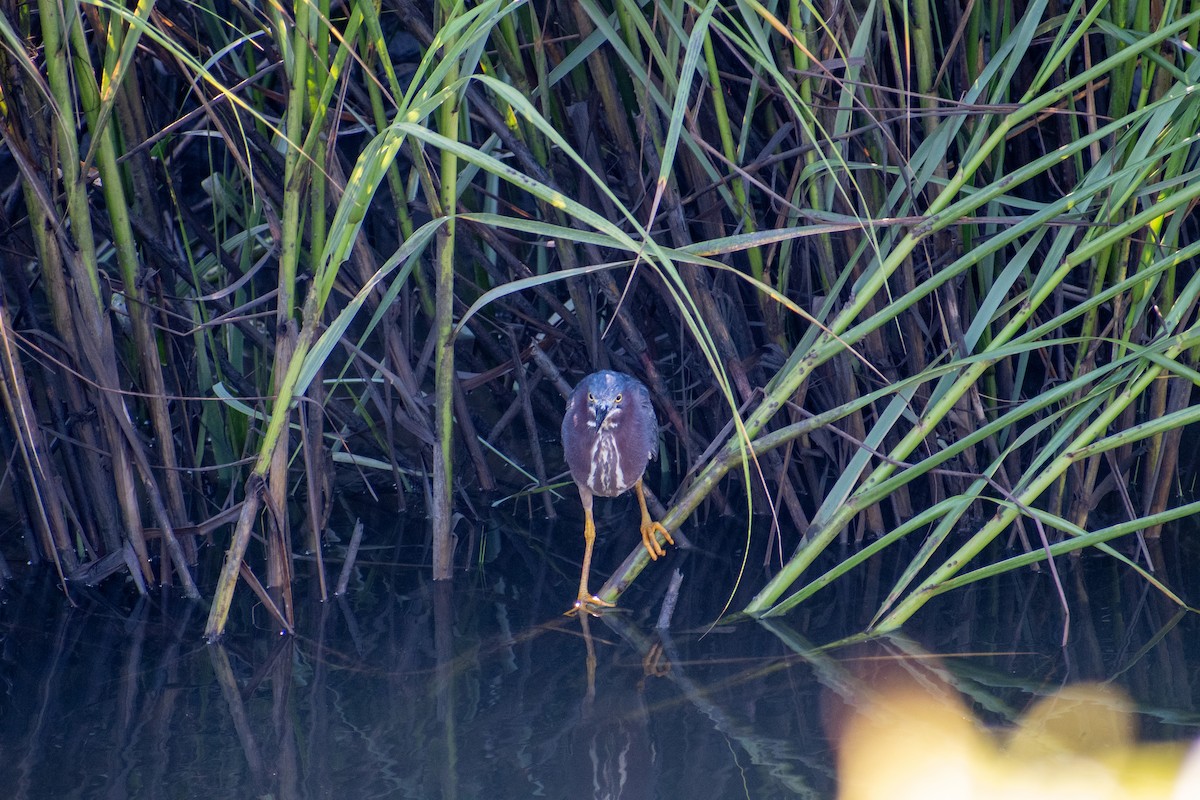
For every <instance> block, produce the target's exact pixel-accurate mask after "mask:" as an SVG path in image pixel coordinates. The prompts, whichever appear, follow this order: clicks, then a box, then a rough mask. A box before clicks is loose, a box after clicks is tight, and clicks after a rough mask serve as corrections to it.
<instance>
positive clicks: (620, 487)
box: [587, 430, 646, 497]
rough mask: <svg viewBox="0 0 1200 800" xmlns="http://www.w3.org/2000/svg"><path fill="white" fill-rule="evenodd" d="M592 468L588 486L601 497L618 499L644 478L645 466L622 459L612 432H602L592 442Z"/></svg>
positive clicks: (589, 471)
mask: <svg viewBox="0 0 1200 800" xmlns="http://www.w3.org/2000/svg"><path fill="white" fill-rule="evenodd" d="M591 456H592V459H591V467H590V469H589V470H588V476H587V486H588V488H589V489H591V490H592V491H593V492H594V493H595V494H598V495H600V496H601V497H616V496H617V495H619V494H621V492H624V491H625V490H626V489H628V488H629V487H630V486H633V484H635V483H637V480H638V478H640V477H642V470H644V469H645V468H646V465H645V464H641V465H640V467H641V469H638V467H639V465H638V464H633V463H630V460H629V459H625V460H624V461H623V460H622V459H621V452H620V450H619V449H618V448H617V441H616V439H615V438H614V436H613V434H612V432H611V431H607V430H602V431H601V432H600V435H599V436H597V437H596V438H595V440H594V441H593V442H592V453H591Z"/></svg>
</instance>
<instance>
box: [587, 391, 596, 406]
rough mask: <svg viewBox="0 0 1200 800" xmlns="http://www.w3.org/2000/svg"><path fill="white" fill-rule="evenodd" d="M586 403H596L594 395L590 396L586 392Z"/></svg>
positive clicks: (589, 393) (590, 394)
mask: <svg viewBox="0 0 1200 800" xmlns="http://www.w3.org/2000/svg"><path fill="white" fill-rule="evenodd" d="M588 402H589V403H594V402H596V395H594V394H592V393H591V392H588Z"/></svg>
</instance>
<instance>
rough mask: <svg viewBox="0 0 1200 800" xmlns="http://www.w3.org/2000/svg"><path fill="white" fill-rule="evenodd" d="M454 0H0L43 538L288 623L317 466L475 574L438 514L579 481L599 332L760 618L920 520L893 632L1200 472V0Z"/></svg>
mask: <svg viewBox="0 0 1200 800" xmlns="http://www.w3.org/2000/svg"><path fill="white" fill-rule="evenodd" d="M426 5H427V4H421V3H414V2H409V1H408V0H384V2H383V3H382V5H380V6H377V5H376V4H374V3H371V2H365V0H364V1H362V2H359V1H358V0H350V2H347V3H342V4H329V3H327V2H324V3H323V2H318V3H315V4H313V3H307V2H300V3H296V4H294V5H291V6H288V7H286V8H284V7H281V6H275V5H272V6H268V7H266V8H258V7H256V6H253V5H243V4H240V3H220V2H212V1H211V0H202V1H201V2H198V3H193V4H175V3H162V4H153V3H151V2H148V1H146V0H143V2H139V3H137V4H136V5H133V4H130V5H113V4H109V3H83V4H74V3H66V4H59V3H52V2H48V1H45V0H43V2H38V3H36V4H33V5H21V4H17V3H13V2H5V3H4V4H3V8H4V14H3V20H2V23H0V24H2V25H3V31H2V33H3V36H4V49H3V53H2V54H0V57H2V58H3V60H4V63H3V70H2V72H0V76H2V77H0V82H2V83H0V91H2V92H3V97H2V100H3V107H2V108H0V112H2V113H3V144H4V151H3V159H4V161H3V163H4V165H5V171H6V174H7V176H8V181H7V183H6V186H7V187H8V191H7V192H6V194H5V199H6V203H5V205H4V212H5V215H6V218H5V220H4V223H5V227H4V234H5V243H6V246H5V248H4V259H5V260H4V270H3V273H2V274H0V288H2V291H3V302H2V304H0V338H2V343H3V350H2V353H0V371H2V377H3V380H2V381H0V389H2V391H3V402H4V408H5V412H6V414H5V418H6V420H7V423H8V424H7V426H6V427H5V428H4V431H3V437H4V441H3V445H4V448H5V452H7V453H8V454H9V463H10V464H11V467H12V468H11V469H10V471H9V473H8V479H9V480H8V484H7V485H8V486H10V487H12V491H13V493H14V494H15V496H16V499H17V503H18V507H19V509H20V510H21V512H22V514H23V515H24V519H25V520H26V522H27V525H28V531H29V535H27V536H26V537H25V542H26V546H27V548H28V555H29V557H30V558H31V559H40V558H44V559H48V560H51V561H53V563H54V564H55V566H56V568H57V569H58V570H59V571H60V572H61V573H62V574H63V576H65V577H67V578H70V579H74V580H81V581H97V580H101V579H103V578H104V577H106V576H108V575H112V574H114V573H118V572H124V573H125V574H127V575H128V576H129V577H131V578H132V579H133V580H134V581H135V582H136V583H137V585H138V586H139V587H141V588H144V587H145V586H146V585H147V584H153V583H158V582H177V583H179V584H180V585H182V587H183V588H184V590H185V591H186V592H187V593H189V594H190V595H193V596H199V595H200V594H201V593H203V595H204V597H205V598H206V599H207V600H208V602H209V603H210V609H211V610H210V616H209V624H208V633H209V635H210V636H211V637H215V636H218V635H220V633H221V631H222V630H223V628H224V624H225V619H226V615H227V613H228V608H229V602H230V597H231V596H232V592H233V590H234V587H235V585H236V584H238V583H239V582H244V583H245V584H246V585H247V586H249V587H250V588H251V589H253V590H254V591H256V592H258V593H259V594H260V595H261V597H262V599H263V600H264V602H266V603H267V604H268V605H269V607H270V608H271V609H272V610H273V611H274V613H276V614H277V616H278V618H279V621H280V623H281V624H282V625H283V626H284V627H285V628H290V625H291V621H292V619H293V617H292V607H291V606H292V601H291V595H290V587H291V583H292V579H293V569H294V567H295V563H294V559H293V555H294V554H296V553H298V552H301V551H307V552H309V553H311V554H312V555H313V558H314V560H315V565H314V573H315V575H316V576H317V579H318V580H320V581H321V586H322V592H324V591H325V589H324V586H325V583H324V582H325V581H326V579H327V576H328V575H330V574H332V572H333V567H332V566H331V565H326V564H324V563H323V560H322V559H323V553H324V552H326V550H327V548H326V543H325V541H324V538H323V537H324V535H325V523H326V521H327V519H328V516H329V513H330V508H331V503H332V502H334V498H335V497H336V494H337V493H338V492H362V493H371V494H374V493H381V492H382V493H384V494H386V495H387V496H386V498H385V499H384V502H388V503H393V504H395V505H396V506H397V507H398V509H399V510H400V511H401V512H402V513H409V514H428V515H429V517H430V519H431V520H432V525H431V528H430V531H429V542H430V545H431V547H430V552H431V556H430V557H431V560H432V563H433V569H434V577H439V578H440V577H449V575H450V574H451V572H452V571H453V570H454V569H455V568H456V567H463V566H466V565H469V563H470V556H469V553H468V550H469V548H466V547H462V546H460V547H458V548H457V550H456V549H455V548H454V536H453V534H452V530H451V528H452V522H453V520H454V518H455V515H456V514H466V515H468V516H473V515H475V514H477V513H480V511H481V509H482V508H484V507H485V506H486V503H487V502H489V501H495V500H497V499H499V498H502V497H503V498H513V497H517V498H519V499H518V500H516V501H514V500H511V499H510V500H509V505H510V507H512V506H515V507H518V508H520V509H521V510H522V513H524V514H526V515H527V516H528V515H533V516H539V515H544V514H553V513H554V509H553V499H552V495H551V492H550V491H548V490H547V489H546V487H547V486H549V485H550V484H551V483H553V482H554V481H555V480H556V478H557V476H558V475H559V474H560V473H561V470H562V460H561V453H560V450H559V446H558V443H557V430H558V424H559V421H560V419H561V412H562V407H563V397H564V396H565V393H566V391H567V390H568V389H569V387H570V386H571V385H572V384H573V383H574V382H575V381H576V380H577V379H578V378H579V377H580V376H581V375H583V374H586V373H587V372H590V371H592V370H593V369H595V368H602V367H606V368H615V369H620V370H623V371H626V372H629V373H632V374H634V375H636V376H638V377H639V378H640V379H642V380H643V381H644V382H645V383H646V385H647V386H648V387H649V388H650V391H651V394H652V396H653V398H654V401H655V406H656V408H657V409H658V412H659V417H660V421H661V423H662V424H663V438H662V442H663V445H662V447H663V455H664V458H662V459H660V462H659V463H661V464H663V472H664V474H663V476H661V478H659V477H658V476H655V479H654V480H652V481H651V484H652V485H655V484H657V485H658V486H659V488H660V489H668V490H670V489H675V490H676V491H675V494H674V499H673V500H672V501H671V502H669V503H667V504H666V505H667V511H666V514H665V517H664V518H663V521H664V523H665V525H666V526H667V527H668V528H669V529H671V530H675V529H677V528H678V527H679V526H681V525H682V524H683V523H684V522H685V520H687V519H688V518H689V517H693V516H694V515H697V514H699V515H713V514H745V513H746V510H747V508H752V509H753V511H754V512H755V513H771V514H773V515H774V516H775V518H776V519H777V520H778V523H779V524H778V525H776V526H772V535H771V536H770V538H769V541H763V542H758V541H757V540H754V541H751V542H749V543H748V544H749V545H750V546H749V547H746V548H745V552H746V553H747V554H748V556H747V557H752V558H760V559H773V560H775V561H776V562H777V564H779V565H781V568H780V569H778V570H777V571H776V572H775V576H774V578H773V579H772V580H770V582H769V583H767V584H765V585H763V586H756V587H752V588H753V590H755V591H756V592H757V595H756V596H755V597H754V599H753V600H752V601H751V602H750V603H749V605H748V606H746V607H745V609H744V610H745V611H746V612H748V613H750V614H752V615H755V616H760V615H774V614H780V613H783V612H785V611H787V610H788V609H789V608H791V607H793V606H795V605H796V604H797V603H799V602H801V601H802V600H804V599H805V598H806V597H808V596H809V595H811V594H812V593H813V592H815V591H817V590H818V589H820V588H821V587H822V586H824V585H827V584H828V583H829V582H830V581H832V580H835V579H836V578H837V577H838V576H839V575H840V574H842V573H843V572H845V571H846V570H848V569H851V568H853V567H854V566H856V565H857V564H860V563H862V562H864V561H865V560H867V559H869V558H871V557H872V556H876V555H877V554H881V555H879V557H882V558H888V557H889V550H888V548H889V546H891V545H893V544H895V543H896V542H898V541H899V540H900V539H902V538H904V537H907V536H910V535H911V536H913V537H923V539H922V541H923V543H922V544H920V545H919V546H914V547H913V548H912V552H915V556H914V557H913V559H912V562H911V565H910V567H909V569H907V570H906V571H904V572H903V575H902V577H901V579H900V580H899V581H898V582H897V583H896V585H895V586H894V587H893V588H892V590H891V592H890V593H889V594H888V595H887V596H886V598H885V599H884V601H883V604H882V606H881V607H880V608H879V611H878V615H877V616H876V620H875V623H874V625H873V629H874V630H877V631H886V630H891V629H893V628H895V627H897V626H898V625H900V624H902V623H903V622H904V621H905V620H906V619H908V618H909V617H910V616H911V615H912V614H913V613H915V612H916V611H917V610H918V609H919V608H920V607H921V605H922V604H923V603H924V602H925V601H926V600H927V599H928V598H929V597H930V596H932V595H933V594H936V593H938V592H942V591H945V590H947V589H949V588H952V587H954V586H958V585H962V584H963V583H966V582H969V581H973V580H977V579H980V578H984V577H988V576H990V575H994V574H996V573H998V572H1000V571H1003V570H1006V569H1012V568H1015V567H1017V566H1020V565H1023V564H1027V563H1031V562H1034V561H1037V560H1042V559H1045V558H1046V556H1047V554H1048V553H1051V552H1055V553H1062V552H1066V551H1069V550H1073V549H1077V548H1081V547H1099V548H1103V549H1104V550H1105V551H1106V552H1110V553H1112V555H1113V556H1114V557H1117V558H1122V559H1125V558H1128V557H1129V556H1128V553H1132V552H1133V550H1132V549H1131V548H1126V549H1124V550H1123V551H1118V550H1115V549H1111V548H1110V545H1108V544H1107V542H1108V541H1110V540H1112V539H1114V538H1116V537H1120V536H1128V535H1131V534H1137V535H1139V536H1141V535H1151V536H1153V535H1157V533H1158V531H1159V530H1160V528H1161V526H1162V524H1163V523H1164V522H1166V521H1169V520H1171V519H1174V518H1177V517H1180V516H1183V515H1186V514H1190V513H1194V512H1195V511H1196V510H1198V508H1200V507H1198V506H1197V504H1196V503H1186V504H1185V503H1181V502H1180V501H1179V499H1178V498H1179V497H1180V494H1181V492H1184V493H1187V492H1190V491H1191V489H1192V486H1191V483H1190V481H1191V480H1192V478H1193V475H1194V464H1193V463H1192V461H1193V459H1190V458H1185V459H1183V460H1182V461H1181V459H1180V453H1181V444H1182V443H1184V442H1185V439H1186V437H1187V436H1188V426H1189V425H1190V424H1191V423H1192V422H1194V421H1196V418H1197V417H1198V416H1200V407H1193V406H1192V405H1191V402H1190V400H1191V394H1192V387H1193V384H1194V383H1195V382H1196V380H1197V377H1198V373H1197V372H1196V371H1195V364H1196V355H1197V345H1200V328H1198V327H1197V318H1196V302H1197V295H1198V294H1200V277H1198V276H1197V274H1196V270H1195V256H1196V254H1197V251H1198V250H1200V237H1197V235H1196V230H1197V220H1196V217H1195V215H1194V214H1193V213H1192V211H1193V207H1194V205H1195V201H1196V198H1197V197H1198V196H1200V179H1198V178H1200V175H1197V174H1195V173H1197V171H1198V170H1200V163H1198V161H1200V159H1198V157H1197V156H1198V155H1200V149H1198V148H1197V146H1196V144H1197V143H1196V136H1197V134H1196V130H1197V129H1198V127H1200V122H1198V117H1200V104H1198V103H1200V101H1198V100H1197V98H1196V96H1195V93H1194V92H1192V88H1193V86H1194V84H1195V83H1196V81H1197V80H1198V79H1200V60H1198V59H1197V54H1196V51H1195V50H1194V48H1193V46H1192V44H1191V43H1194V42H1196V41H1197V34H1198V33H1200V11H1196V10H1194V9H1192V7H1191V6H1190V5H1189V4H1182V3H1171V2H1167V3H1163V4H1160V5H1156V6H1153V11H1154V13H1155V14H1157V16H1150V13H1151V6H1150V4H1145V3H1122V2H1107V3H1106V2H1096V3H1089V4H1085V3H1082V2H1076V3H1049V2H1027V3H1015V4H1010V3H1001V2H986V1H985V2H975V3H966V4H957V3H951V4H944V3H932V2H929V0H912V2H910V3H907V4H898V3H881V2H857V3H839V4H819V5H814V4H808V3H799V2H792V3H783V2H777V3H760V2H746V3H732V2H724V3H719V2H712V3H700V2H693V3H688V2H674V3H645V4H643V5H639V4H638V3H637V2H633V0H609V1H608V2H594V0H579V2H532V3H531V2H501V1H500V0H492V1H491V2H479V3H472V4H468V5H463V4H461V3H452V2H449V1H448V0H443V1H442V2H439V3H435V4H431V5H433V6H435V7H434V8H433V9H432V10H431V9H429V8H427V7H426ZM964 8H965V10H964ZM1183 452H1186V447H1184V448H1183ZM751 454H753V456H754V457H753V458H748V457H747V456H748V455H751ZM571 494H572V493H568V495H567V496H568V497H571ZM481 503H482V504H484V505H481ZM1098 512H1102V513H1100V514H1098ZM230 522H234V523H235V524H234V526H233V528H232V532H229V531H230V529H229V527H228V523H230ZM1002 536H1004V537H1010V536H1011V537H1012V538H1013V539H1014V540H1015V541H1016V542H1017V543H1018V545H1017V547H1018V549H1017V550H1015V551H1014V552H1015V553H1018V554H1017V555H1013V554H1011V553H1006V552H1002V551H1000V550H998V549H996V548H989V545H991V544H992V543H993V542H995V541H997V540H998V538H999V537H1002ZM839 537H842V538H845V537H853V538H854V539H855V540H856V541H861V540H864V539H866V540H868V541H867V546H866V547H864V548H863V549H861V550H860V551H859V552H857V553H856V554H854V555H852V556H851V557H850V558H849V559H848V560H846V561H845V562H844V563H842V564H841V565H840V566H838V567H837V568H835V569H834V570H832V571H831V572H829V573H827V574H825V575H823V576H815V575H812V574H809V573H808V572H807V571H806V570H807V569H808V568H809V567H810V566H811V565H812V563H813V562H814V560H815V559H816V558H817V556H818V555H820V554H821V552H822V551H823V550H824V549H825V548H826V547H827V546H828V545H829V544H830V543H832V542H833V541H834V540H835V539H837V538H839ZM692 538H693V539H694V540H697V541H698V542H700V543H702V544H703V545H704V546H705V547H709V548H712V549H714V550H719V551H724V552H732V551H733V550H734V549H735V547H736V546H744V545H745V544H747V543H739V542H730V541H728V540H725V541H707V540H705V539H704V534H703V531H702V530H701V531H697V532H694V533H693V535H692ZM209 539H211V540H212V541H214V542H215V543H216V544H217V545H218V546H219V547H220V548H221V550H223V551H225V560H224V565H223V568H222V570H221V572H220V575H219V576H217V577H216V578H215V580H214V581H213V582H211V583H209V582H207V581H200V584H201V585H200V586H197V579H196V577H195V575H194V573H195V571H196V570H195V565H196V563H197V546H198V545H199V544H201V543H202V542H204V541H206V540H209ZM1001 541H1003V540H1001ZM632 543H633V542H632V541H631V542H630V544H631V546H632ZM14 547H15V545H14ZM984 553H986V555H985V557H984V558H978V557H979V556H980V554H984ZM1123 553H1124V554H1123ZM647 558H648V557H647V556H646V555H645V553H644V551H643V550H642V549H641V548H640V546H639V547H638V548H636V550H635V551H634V552H633V553H631V555H630V557H629V558H628V559H627V561H626V562H625V564H624V565H623V566H622V567H621V568H620V570H619V571H618V572H617V573H616V574H615V575H614V576H613V578H612V579H611V580H610V581H609V584H608V585H606V587H605V589H604V590H602V591H601V593H600V595H601V597H603V598H605V599H607V600H613V599H615V598H616V596H617V595H618V594H619V592H620V590H621V589H622V588H623V587H624V586H625V585H627V584H628V581H630V580H632V579H633V578H634V577H635V576H636V575H637V573H638V571H640V569H641V568H642V567H643V566H644V564H645V562H646V560H647ZM968 568H969V569H970V570H972V571H964V570H966V569H968ZM1147 577H1148V579H1149V580H1153V578H1152V577H1150V576H1149V575H1148V576H1147ZM728 588H729V590H730V591H732V589H733V587H728ZM1163 588H1164V590H1166V587H1163Z"/></svg>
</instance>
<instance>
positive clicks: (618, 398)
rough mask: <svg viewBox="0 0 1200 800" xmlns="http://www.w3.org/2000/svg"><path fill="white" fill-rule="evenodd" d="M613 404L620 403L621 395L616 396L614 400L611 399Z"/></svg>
mask: <svg viewBox="0 0 1200 800" xmlns="http://www.w3.org/2000/svg"><path fill="white" fill-rule="evenodd" d="M613 402H614V403H619V402H621V395H617V396H616V397H614V398H613Z"/></svg>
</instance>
